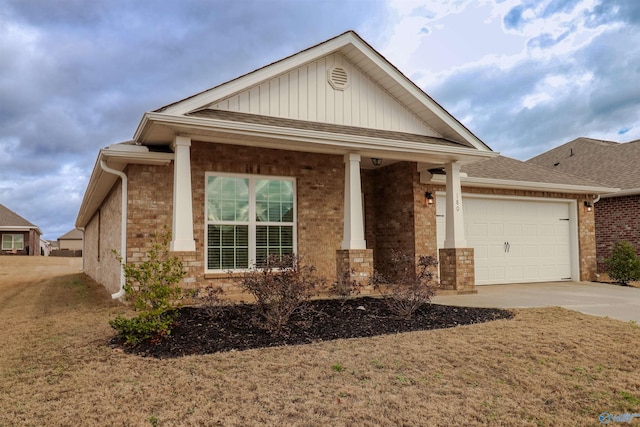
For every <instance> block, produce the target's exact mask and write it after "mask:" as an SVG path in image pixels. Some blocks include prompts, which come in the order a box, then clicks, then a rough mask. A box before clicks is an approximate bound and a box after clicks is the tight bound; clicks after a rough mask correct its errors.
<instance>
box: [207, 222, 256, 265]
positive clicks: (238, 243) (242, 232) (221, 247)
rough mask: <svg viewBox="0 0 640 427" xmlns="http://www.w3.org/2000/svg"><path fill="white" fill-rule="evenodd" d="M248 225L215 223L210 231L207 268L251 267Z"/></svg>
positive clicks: (211, 225) (208, 229) (209, 228)
mask: <svg viewBox="0 0 640 427" xmlns="http://www.w3.org/2000/svg"><path fill="white" fill-rule="evenodd" d="M248 228H249V227H248V226H246V225H213V224H210V225H209V226H208V228H207V231H208V242H209V244H208V247H207V268H208V269H209V270H233V269H239V268H248V267H249V244H248V243H249V242H248V239H247V236H248Z"/></svg>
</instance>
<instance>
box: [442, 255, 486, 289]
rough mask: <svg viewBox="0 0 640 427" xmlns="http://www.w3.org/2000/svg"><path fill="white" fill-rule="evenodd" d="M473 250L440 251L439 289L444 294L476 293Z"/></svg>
mask: <svg viewBox="0 0 640 427" xmlns="http://www.w3.org/2000/svg"><path fill="white" fill-rule="evenodd" d="M474 268H475V263H474V261H473V248H445V249H440V289H441V290H442V291H444V293H448V292H455V293H459V294H468V293H477V292H478V291H477V290H476V287H475V272H474Z"/></svg>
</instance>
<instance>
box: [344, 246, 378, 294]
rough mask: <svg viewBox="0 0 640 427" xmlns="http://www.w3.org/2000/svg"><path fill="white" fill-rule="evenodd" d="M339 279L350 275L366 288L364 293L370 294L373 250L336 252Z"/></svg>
mask: <svg viewBox="0 0 640 427" xmlns="http://www.w3.org/2000/svg"><path fill="white" fill-rule="evenodd" d="M336 271H337V277H343V275H344V274H347V273H349V275H350V276H351V278H352V279H354V280H355V281H357V282H358V283H360V284H362V285H363V286H364V290H365V292H364V293H370V290H371V289H369V288H370V286H369V279H371V277H372V276H373V250H372V249H339V250H337V251H336Z"/></svg>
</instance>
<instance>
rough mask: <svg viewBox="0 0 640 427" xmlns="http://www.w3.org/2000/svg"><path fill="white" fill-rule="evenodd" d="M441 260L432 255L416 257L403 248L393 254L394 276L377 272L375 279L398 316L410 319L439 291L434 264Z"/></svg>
mask: <svg viewBox="0 0 640 427" xmlns="http://www.w3.org/2000/svg"><path fill="white" fill-rule="evenodd" d="M436 265H438V261H437V260H436V259H435V258H434V257H432V256H424V255H422V256H420V257H418V264H417V266H416V263H415V258H414V257H412V256H410V255H407V254H406V253H404V252H402V251H393V252H392V253H391V264H390V267H391V269H392V271H394V273H395V274H394V276H393V277H384V276H383V275H381V274H380V273H378V272H377V271H376V272H374V275H373V278H372V282H373V285H374V287H375V289H377V290H378V292H380V294H382V296H383V297H384V300H385V302H386V303H387V306H388V307H389V309H390V310H391V311H392V312H393V313H394V314H395V315H397V316H399V317H404V318H410V317H412V316H413V314H414V313H415V312H416V311H417V310H418V309H419V308H420V307H422V306H423V305H426V304H429V303H430V302H431V298H432V297H433V296H434V295H435V293H436V286H435V283H434V280H433V271H432V269H433V267H435V266H436Z"/></svg>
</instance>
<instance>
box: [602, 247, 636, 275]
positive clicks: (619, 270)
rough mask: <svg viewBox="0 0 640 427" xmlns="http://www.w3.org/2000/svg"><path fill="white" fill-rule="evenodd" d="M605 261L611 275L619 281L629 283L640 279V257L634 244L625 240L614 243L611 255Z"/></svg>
mask: <svg viewBox="0 0 640 427" xmlns="http://www.w3.org/2000/svg"><path fill="white" fill-rule="evenodd" d="M604 263H605V264H606V266H607V272H608V273H609V277H610V278H612V279H613V280H615V281H617V282H620V283H623V284H627V283H629V282H632V281H634V280H640V259H639V258H638V254H637V253H636V249H635V248H634V247H633V245H632V244H631V243H629V242H627V241H625V240H620V241H618V242H616V243H615V244H614V245H613V249H612V250H611V256H610V257H609V258H607V259H605V260H604Z"/></svg>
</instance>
